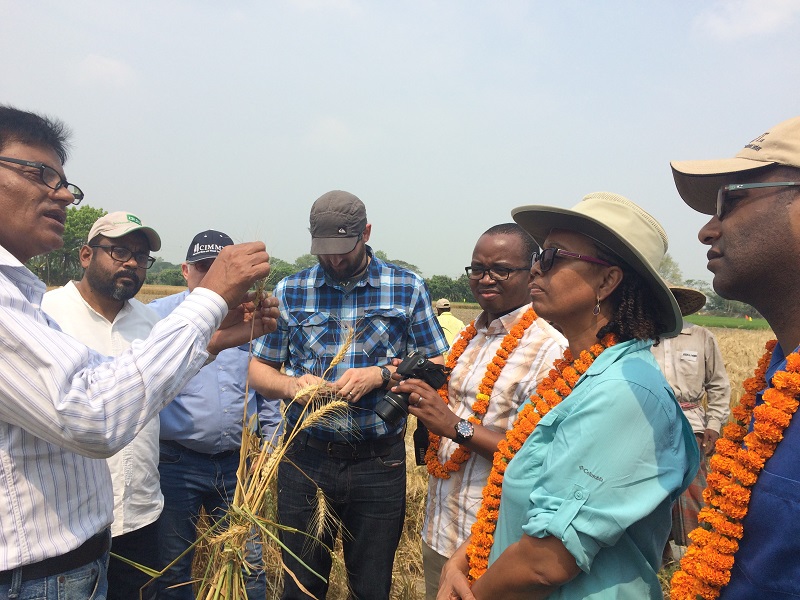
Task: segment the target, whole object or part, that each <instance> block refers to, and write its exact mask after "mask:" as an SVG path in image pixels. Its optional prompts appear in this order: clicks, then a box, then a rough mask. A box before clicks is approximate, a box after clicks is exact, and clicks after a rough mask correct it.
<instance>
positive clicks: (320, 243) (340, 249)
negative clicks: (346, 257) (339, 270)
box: [311, 236, 358, 255]
mask: <svg viewBox="0 0 800 600" xmlns="http://www.w3.org/2000/svg"><path fill="white" fill-rule="evenodd" d="M357 243H358V236H356V237H335V238H323V237H316V238H311V254H314V255H318V254H347V253H348V252H352V251H353V248H355V247H356V244H357Z"/></svg>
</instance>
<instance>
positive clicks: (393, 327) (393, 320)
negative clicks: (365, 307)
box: [356, 308, 408, 362]
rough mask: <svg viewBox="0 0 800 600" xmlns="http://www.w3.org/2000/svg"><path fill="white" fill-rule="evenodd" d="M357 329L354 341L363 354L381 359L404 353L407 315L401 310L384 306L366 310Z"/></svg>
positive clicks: (399, 355)
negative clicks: (359, 345) (358, 344)
mask: <svg viewBox="0 0 800 600" xmlns="http://www.w3.org/2000/svg"><path fill="white" fill-rule="evenodd" d="M359 329H360V330H359V331H358V332H357V334H356V342H357V343H360V344H361V351H362V352H363V353H364V355H365V356H368V357H370V358H376V359H382V358H394V357H401V356H403V355H405V351H406V341H407V337H408V336H407V333H406V332H407V329H408V317H407V316H406V313H405V312H403V311H402V310H400V309H397V308H386V309H375V310H371V311H368V312H366V313H365V315H364V321H363V324H362V325H361V327H360V328H359ZM370 362H372V361H370Z"/></svg>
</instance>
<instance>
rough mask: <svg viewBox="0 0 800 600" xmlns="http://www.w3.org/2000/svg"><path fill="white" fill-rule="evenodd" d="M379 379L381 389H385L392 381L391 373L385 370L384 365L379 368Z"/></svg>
mask: <svg viewBox="0 0 800 600" xmlns="http://www.w3.org/2000/svg"><path fill="white" fill-rule="evenodd" d="M381 379H382V380H383V384H382V385H381V387H383V388H385V387H386V386H387V385H388V384H389V382H390V381H391V379H392V372H391V371H390V370H389V369H387V368H386V365H382V366H381Z"/></svg>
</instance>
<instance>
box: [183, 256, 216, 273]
mask: <svg viewBox="0 0 800 600" xmlns="http://www.w3.org/2000/svg"><path fill="white" fill-rule="evenodd" d="M214 260H215V259H213V258H211V259H208V258H207V259H205V260H198V261H197V262H193V263H189V264H190V265H192V267H194V268H195V269H196V270H197V271H198V272H200V273H208V270H209V269H210V268H211V265H213V264H214Z"/></svg>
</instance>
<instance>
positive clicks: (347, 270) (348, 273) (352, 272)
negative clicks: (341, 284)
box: [320, 250, 367, 281]
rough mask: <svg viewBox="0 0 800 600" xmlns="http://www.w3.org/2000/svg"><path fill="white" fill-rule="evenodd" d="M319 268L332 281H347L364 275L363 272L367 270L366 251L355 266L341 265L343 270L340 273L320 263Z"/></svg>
mask: <svg viewBox="0 0 800 600" xmlns="http://www.w3.org/2000/svg"><path fill="white" fill-rule="evenodd" d="M320 266H321V267H322V270H323V271H325V273H327V275H328V277H330V278H331V279H333V280H334V281H349V280H350V279H352V278H353V277H355V276H356V275H361V274H363V273H364V270H365V269H366V268H367V251H366V250H364V251H363V252H362V254H361V256H360V258H359V260H358V262H357V263H355V264H348V265H341V266H342V267H343V269H342V270H341V271H338V272H337V271H334V270H333V269H332V268H331V267H330V265H327V264H325V263H323V262H322V261H320Z"/></svg>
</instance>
